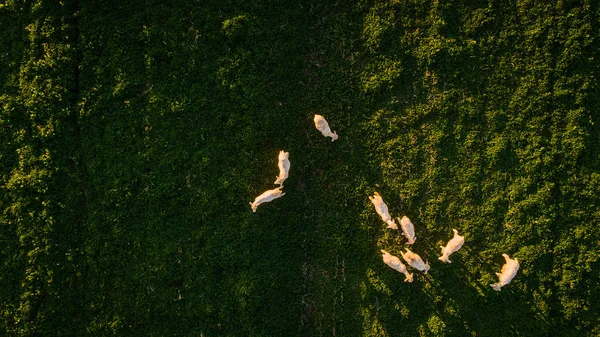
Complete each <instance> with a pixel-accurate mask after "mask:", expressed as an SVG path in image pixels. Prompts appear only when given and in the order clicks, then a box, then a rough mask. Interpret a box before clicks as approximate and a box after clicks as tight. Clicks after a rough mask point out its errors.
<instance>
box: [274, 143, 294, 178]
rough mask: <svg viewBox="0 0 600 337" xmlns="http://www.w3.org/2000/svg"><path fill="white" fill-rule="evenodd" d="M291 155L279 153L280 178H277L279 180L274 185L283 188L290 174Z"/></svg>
mask: <svg viewBox="0 0 600 337" xmlns="http://www.w3.org/2000/svg"><path fill="white" fill-rule="evenodd" d="M289 155H290V153H289V152H284V151H283V150H282V151H279V163H278V164H277V166H278V167H279V176H277V180H275V182H274V183H273V184H276V185H279V186H282V185H283V182H284V181H285V180H286V179H287V178H288V175H289V173H290V161H289V159H288V157H289Z"/></svg>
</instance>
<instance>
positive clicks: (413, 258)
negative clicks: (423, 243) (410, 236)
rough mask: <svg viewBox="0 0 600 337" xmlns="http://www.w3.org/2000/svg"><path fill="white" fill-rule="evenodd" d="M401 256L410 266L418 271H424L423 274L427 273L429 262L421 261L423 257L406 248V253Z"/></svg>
mask: <svg viewBox="0 0 600 337" xmlns="http://www.w3.org/2000/svg"><path fill="white" fill-rule="evenodd" d="M402 258H403V259H404V261H406V262H407V263H408V264H409V265H410V266H411V267H413V268H415V269H417V270H420V271H424V272H425V274H427V271H428V270H429V269H430V267H429V263H426V262H423V259H421V257H420V256H419V255H418V254H415V253H413V252H411V251H410V249H408V248H406V253H404V254H402Z"/></svg>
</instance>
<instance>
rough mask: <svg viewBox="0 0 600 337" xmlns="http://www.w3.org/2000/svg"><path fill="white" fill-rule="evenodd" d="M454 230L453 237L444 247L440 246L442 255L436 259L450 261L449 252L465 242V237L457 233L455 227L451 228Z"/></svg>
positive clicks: (457, 248) (452, 251) (454, 250)
mask: <svg viewBox="0 0 600 337" xmlns="http://www.w3.org/2000/svg"><path fill="white" fill-rule="evenodd" d="M452 231H453V232H454V237H453V238H452V240H450V241H448V244H446V247H444V246H440V247H441V248H442V256H440V257H439V258H438V260H440V261H443V262H445V263H452V261H450V259H448V258H449V257H450V254H452V253H454V252H456V251H458V250H459V249H460V248H461V247H462V245H463V244H464V243H465V237H464V236H460V235H458V231H457V230H456V229H453V230H452Z"/></svg>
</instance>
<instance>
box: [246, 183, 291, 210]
mask: <svg viewBox="0 0 600 337" xmlns="http://www.w3.org/2000/svg"><path fill="white" fill-rule="evenodd" d="M281 189H282V187H281V186H280V187H277V188H276V189H272V190H268V191H266V192H264V193H263V194H261V195H259V196H258V197H256V199H254V202H251V203H250V206H252V212H256V208H257V207H258V205H260V204H262V203H265V202H269V201H271V200H273V199H277V198H281V197H283V196H284V195H285V193H282V192H281Z"/></svg>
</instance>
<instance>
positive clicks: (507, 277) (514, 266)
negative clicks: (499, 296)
mask: <svg viewBox="0 0 600 337" xmlns="http://www.w3.org/2000/svg"><path fill="white" fill-rule="evenodd" d="M502 256H504V259H505V260H506V263H505V264H504V265H503V266H502V272H501V273H496V275H498V278H499V279H500V282H498V283H494V284H490V286H491V287H492V288H494V290H496V291H500V288H502V287H504V286H505V285H507V284H509V283H510V281H511V280H512V279H513V277H515V275H516V274H517V271H518V270H519V261H518V260H517V259H514V260H511V258H510V257H508V255H507V254H502Z"/></svg>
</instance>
